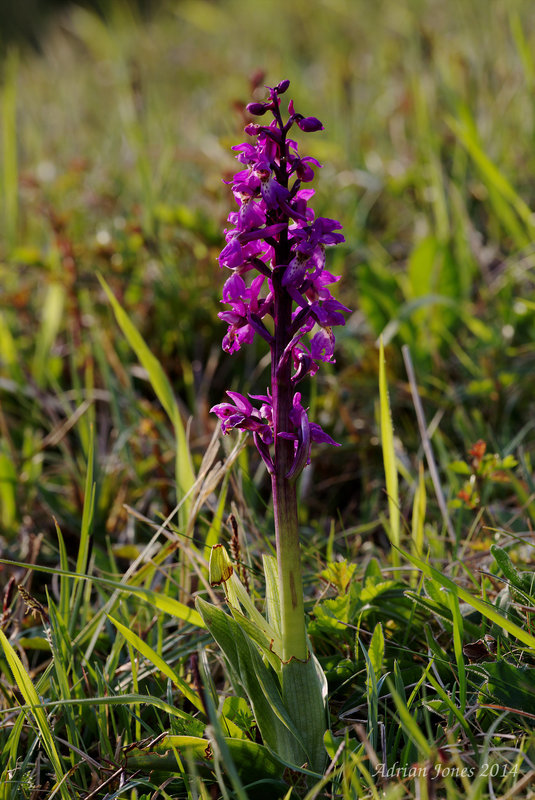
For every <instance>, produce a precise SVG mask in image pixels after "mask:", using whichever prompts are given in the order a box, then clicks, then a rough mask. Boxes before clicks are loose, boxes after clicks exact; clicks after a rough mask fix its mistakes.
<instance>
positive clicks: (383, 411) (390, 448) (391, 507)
mask: <svg viewBox="0 0 535 800" xmlns="http://www.w3.org/2000/svg"><path fill="white" fill-rule="evenodd" d="M379 403H380V421H381V443H382V446H383V463H384V470H385V480H386V493H387V495H388V514H389V519H390V526H389V529H388V535H389V538H390V542H391V543H392V544H393V545H394V549H393V550H392V563H393V564H394V566H395V567H397V566H399V553H398V551H397V550H396V549H395V548H398V547H399V535H400V511H399V492H398V470H397V466H396V453H395V450H394V428H393V425H392V415H391V413H390V401H389V399H388V385H387V381H386V366H385V352H384V346H383V338H382V337H381V340H380V344H379Z"/></svg>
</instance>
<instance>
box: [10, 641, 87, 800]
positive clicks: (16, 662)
mask: <svg viewBox="0 0 535 800" xmlns="http://www.w3.org/2000/svg"><path fill="white" fill-rule="evenodd" d="M0 644H1V645H2V647H3V649H4V653H5V656H6V659H7V662H8V664H9V668H10V669H11V672H12V673H13V678H14V679H15V682H16V684H17V686H18V687H19V691H20V693H21V694H22V696H23V697H24V701H25V702H26V704H27V706H28V707H29V709H30V711H31V714H32V716H33V718H34V720H35V723H36V725H37V728H38V730H39V734H40V738H41V741H42V743H43V747H44V748H45V750H46V753H47V755H48V758H49V759H50V763H51V764H52V768H53V770H54V774H55V776H56V780H57V781H58V783H59V784H60V793H61V797H62V798H63V800H72V793H71V791H70V789H69V788H68V787H67V786H66V785H65V783H64V782H63V781H64V777H65V770H64V768H63V765H62V762H61V759H60V757H59V754H58V751H57V749H56V744H55V742H54V737H53V735H52V731H51V729H50V726H49V724H48V720H47V718H46V714H45V712H44V710H43V708H42V707H41V701H40V699H39V695H38V694H37V692H36V690H35V687H34V685H33V683H32V681H31V679H30V676H29V675H28V673H27V672H26V670H25V669H24V666H23V664H22V661H21V660H20V658H19V657H18V655H17V653H16V652H15V650H14V649H13V647H12V646H11V645H10V643H9V641H8V639H7V637H6V636H5V634H4V633H3V631H1V630H0Z"/></svg>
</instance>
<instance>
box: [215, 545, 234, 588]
mask: <svg viewBox="0 0 535 800" xmlns="http://www.w3.org/2000/svg"><path fill="white" fill-rule="evenodd" d="M233 572H234V568H233V566H232V564H231V563H230V558H229V556H228V553H227V551H226V550H225V548H224V547H223V545H222V544H215V545H214V546H213V547H212V550H211V551H210V564H209V579H210V586H220V585H221V584H222V583H225V582H226V581H228V580H229V578H230V577H231V575H232V573H233Z"/></svg>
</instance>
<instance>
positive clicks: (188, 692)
mask: <svg viewBox="0 0 535 800" xmlns="http://www.w3.org/2000/svg"><path fill="white" fill-rule="evenodd" d="M106 616H107V617H108V619H109V620H110V622H112V623H113V625H115V627H116V628H117V630H118V631H119V632H120V633H121V634H122V635H123V636H124V638H125V639H126V641H127V642H129V643H130V644H131V645H132V647H135V649H136V650H138V651H139V652H140V653H141V655H142V656H144V658H146V659H147V660H148V661H150V662H151V664H154V666H155V667H156V668H157V669H158V670H160V672H163V674H164V675H166V676H167V677H168V678H170V680H171V681H172V682H173V683H174V685H175V686H176V687H177V689H179V690H180V691H181V692H182V694H183V695H184V697H187V698H188V700H189V701H190V703H191V704H192V705H193V706H195V708H196V709H197V710H198V711H201V712H202V713H204V706H203V704H202V701H201V699H200V697H199V695H198V694H197V692H196V691H195V690H194V689H192V688H191V686H189V684H187V683H186V681H184V680H182V678H180V677H179V676H178V675H177V674H176V672H175V670H174V669H172V667H170V666H169V664H167V662H166V661H165V660H164V659H163V658H162V657H161V656H159V655H158V653H157V652H156V651H155V650H153V648H152V647H151V646H150V645H149V644H147V642H144V641H143V639H142V638H141V637H140V636H138V635H137V634H136V633H134V631H132V630H130V628H127V627H126V625H123V624H122V623H121V622H119V621H118V620H116V619H114V618H113V617H111V616H110V615H109V614H107V615H106Z"/></svg>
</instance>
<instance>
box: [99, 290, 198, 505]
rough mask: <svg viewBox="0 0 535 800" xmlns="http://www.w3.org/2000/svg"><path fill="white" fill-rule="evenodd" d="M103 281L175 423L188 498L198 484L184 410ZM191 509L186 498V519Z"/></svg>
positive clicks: (180, 481) (181, 485)
mask: <svg viewBox="0 0 535 800" xmlns="http://www.w3.org/2000/svg"><path fill="white" fill-rule="evenodd" d="M99 280H100V283H101V285H102V288H103V289H104V291H105V292H106V295H107V297H108V299H109V301H110V303H111V306H112V308H113V312H114V314H115V318H116V320H117V322H118V324H119V327H120V328H121V330H122V332H123V334H124V336H125V337H126V339H127V341H128V343H129V345H130V347H131V348H132V349H133V351H134V352H135V354H136V356H137V358H138V359H139V361H140V363H141V364H142V366H143V367H144V368H145V369H146V370H147V374H148V376H149V380H150V383H151V386H152V388H153V389H154V392H155V394H156V396H157V398H158V400H159V401H160V403H161V404H162V406H163V408H164V409H165V412H166V414H167V416H168V417H169V419H170V420H171V423H172V425H173V429H174V432H175V436H176V445H177V452H176V462H175V466H176V476H175V477H176V482H177V488H178V490H179V492H180V495H181V496H182V497H185V496H187V494H188V492H189V491H190V489H191V487H192V486H193V484H194V483H195V472H194V470H193V464H192V461H191V454H190V450H189V445H188V439H187V436H186V429H185V427H184V425H183V423H182V418H181V416H180V410H179V408H178V405H177V402H176V400H175V397H174V394H173V390H172V388H171V384H170V383H169V380H168V378H167V375H166V374H165V372H164V371H163V369H162V366H161V364H160V362H159V361H158V359H157V358H156V357H155V356H154V355H153V354H152V353H151V351H150V349H149V348H148V346H147V344H146V342H145V341H144V339H143V337H142V336H141V334H140V333H139V331H138V330H137V328H136V327H135V325H134V324H133V323H132V321H131V320H130V318H129V316H128V314H127V313H126V311H125V310H124V309H123V308H122V306H121V305H120V303H119V302H118V300H117V299H116V297H115V295H114V294H113V292H112V291H111V289H110V287H109V286H108V284H107V283H106V281H105V280H104V278H102V277H101V276H99ZM188 509H189V501H188V500H186V502H185V508H184V517H185V520H187V519H188V516H189V515H188Z"/></svg>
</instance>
